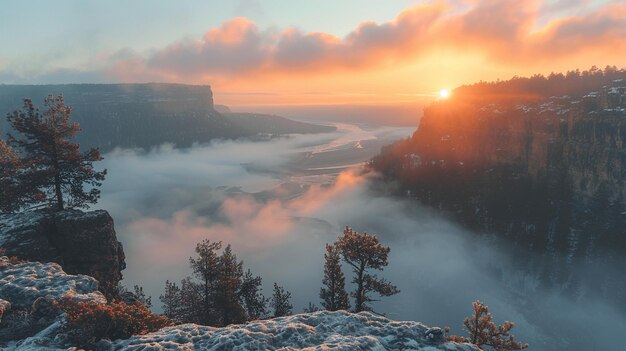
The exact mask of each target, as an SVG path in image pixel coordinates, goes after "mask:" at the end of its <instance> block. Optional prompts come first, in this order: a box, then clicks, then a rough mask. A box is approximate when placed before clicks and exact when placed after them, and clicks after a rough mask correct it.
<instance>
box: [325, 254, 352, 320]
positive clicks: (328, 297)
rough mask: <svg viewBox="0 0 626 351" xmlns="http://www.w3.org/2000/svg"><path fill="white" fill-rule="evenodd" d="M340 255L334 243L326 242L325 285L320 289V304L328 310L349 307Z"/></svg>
mask: <svg viewBox="0 0 626 351" xmlns="http://www.w3.org/2000/svg"><path fill="white" fill-rule="evenodd" d="M340 259H341V256H340V253H339V249H338V248H337V247H336V246H335V245H329V244H326V253H325V254H324V279H323V280H322V284H324V286H325V287H322V288H321V289H320V298H321V299H322V306H323V307H324V308H325V309H326V310H328V311H337V310H347V309H349V308H350V304H349V302H348V293H347V292H346V288H345V280H346V279H345V277H344V275H343V272H342V271H341V262H340Z"/></svg>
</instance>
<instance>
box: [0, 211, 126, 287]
mask: <svg viewBox="0 0 626 351" xmlns="http://www.w3.org/2000/svg"><path fill="white" fill-rule="evenodd" d="M0 247H2V248H3V249H4V250H5V254H6V255H8V256H17V257H18V258H20V259H23V260H28V261H39V262H56V263H58V264H60V265H61V266H62V267H63V269H64V271H65V272H67V273H70V274H84V275H88V276H91V277H94V278H95V279H97V281H98V282H99V283H100V284H99V289H100V291H102V292H103V293H104V294H105V295H106V296H108V297H112V296H115V295H116V294H117V285H118V283H119V281H120V280H121V279H122V273H121V271H122V270H123V269H124V268H125V267H126V264H125V262H124V250H123V248H122V244H121V243H120V242H119V241H117V237H116V234H115V229H114V226H113V219H112V218H111V216H110V215H109V214H108V212H106V211H102V210H99V211H91V212H82V211H78V210H65V211H62V212H46V211H26V212H22V213H15V214H0Z"/></svg>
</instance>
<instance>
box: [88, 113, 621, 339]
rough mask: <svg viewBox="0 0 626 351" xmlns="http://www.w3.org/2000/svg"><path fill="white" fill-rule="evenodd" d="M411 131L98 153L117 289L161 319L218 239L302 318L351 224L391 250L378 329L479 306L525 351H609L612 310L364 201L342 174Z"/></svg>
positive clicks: (498, 253)
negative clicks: (115, 240) (117, 243)
mask: <svg viewBox="0 0 626 351" xmlns="http://www.w3.org/2000/svg"><path fill="white" fill-rule="evenodd" d="M411 132H412V128H375V129H369V130H363V129H361V128H359V127H357V126H354V125H340V129H339V131H338V132H336V133H331V134H320V135H297V136H292V137H289V138H281V139H275V140H272V141H266V142H240V141H238V142H235V141H226V142H216V143H213V144H211V145H204V146H196V147H194V148H191V149H187V150H178V149H173V148H171V147H168V146H162V147H160V148H158V149H156V150H153V151H151V152H148V153H142V152H137V151H133V150H116V151H114V152H112V153H109V154H107V155H105V160H104V162H103V163H104V165H103V166H104V167H106V168H107V169H108V171H109V173H108V177H107V180H106V182H105V183H104V185H103V188H102V200H101V201H100V203H99V207H101V208H104V209H107V210H109V212H110V213H111V215H112V216H113V218H114V219H115V222H116V229H117V233H118V236H119V238H120V240H121V241H122V242H123V244H124V249H125V252H126V263H127V266H128V268H127V269H126V270H125V271H124V277H125V279H124V284H125V285H127V286H132V285H134V284H139V285H142V286H144V288H145V289H146V291H147V292H148V293H149V294H150V295H151V296H152V301H153V304H154V305H155V310H160V302H159V301H158V296H159V294H161V293H162V290H163V285H164V282H165V280H166V279H167V280H171V281H177V282H178V281H180V280H181V279H182V278H184V277H185V276H187V275H190V274H191V271H190V269H189V267H188V258H189V256H191V255H192V254H193V250H194V247H195V244H196V243H197V242H199V241H201V240H203V239H205V238H208V239H211V240H221V241H223V242H224V243H230V244H232V246H233V249H234V251H235V252H236V253H237V255H238V257H239V258H240V259H243V260H244V265H245V267H246V268H250V269H252V271H253V272H254V273H255V274H258V275H261V276H262V277H263V283H264V287H265V293H266V295H270V293H271V289H270V286H271V284H272V283H273V282H278V283H279V284H282V285H284V286H285V287H286V288H287V289H288V290H289V291H291V292H292V294H293V304H294V312H300V311H302V309H303V308H304V307H305V306H306V305H307V304H308V302H309V301H312V302H314V303H316V304H317V305H319V298H318V293H319V289H320V286H321V281H322V260H323V252H324V244H325V243H330V242H333V241H334V240H335V238H336V237H337V235H339V234H340V232H341V231H342V228H343V227H344V226H346V225H349V226H351V227H353V228H354V229H355V230H358V231H366V232H368V233H375V234H377V235H378V236H379V237H380V240H381V241H382V243H383V244H385V245H388V246H390V247H391V254H390V264H389V267H388V268H387V269H386V270H385V271H384V273H383V274H382V275H383V276H384V277H385V278H387V279H389V280H390V281H392V282H394V283H395V284H397V285H398V287H399V288H400V290H401V293H400V294H398V295H396V296H393V297H390V298H385V299H383V301H382V302H379V303H376V304H374V309H375V310H376V311H378V312H382V313H386V314H387V315H388V316H389V317H390V318H393V319H411V320H417V321H421V322H423V323H425V324H429V325H439V326H444V325H449V326H450V327H451V328H452V332H453V333H456V334H463V335H464V334H465V333H464V331H463V330H462V329H461V325H462V320H463V318H464V317H465V316H467V315H468V314H469V313H470V309H471V302H472V301H474V300H476V299H480V300H481V301H483V302H485V303H486V304H487V305H488V306H489V307H490V310H491V312H493V314H494V315H495V317H496V319H497V320H498V321H500V322H501V321H502V320H504V319H507V320H511V321H514V322H516V325H517V326H516V328H515V329H514V332H515V333H514V334H515V335H516V336H517V337H518V339H520V340H522V341H525V342H528V343H530V344H531V347H530V349H531V350H564V349H568V350H616V349H619V348H620V347H619V346H618V345H623V341H621V339H622V336H621V332H623V331H624V330H626V316H624V315H622V314H620V312H617V311H616V310H614V309H612V308H611V306H607V305H606V304H604V303H602V302H601V301H584V303H582V302H581V301H578V302H575V301H571V300H569V299H568V298H563V297H561V296H559V295H558V294H556V293H553V292H550V291H541V290H540V289H539V288H538V287H537V282H536V279H534V278H533V277H529V276H526V275H524V274H521V273H516V272H519V269H518V267H515V266H514V264H513V263H512V261H511V260H509V259H508V256H507V253H506V250H504V249H503V248H502V247H498V246H497V245H496V244H488V243H486V242H485V241H484V240H481V239H478V237H477V235H475V234H473V233H469V232H466V231H465V230H463V229H461V228H460V227H458V226H457V225H455V224H453V223H451V222H449V221H447V220H445V219H444V218H443V217H441V215H439V214H438V213H437V212H435V211H432V210H430V209H426V208H424V207H421V206H420V205H419V204H417V203H415V202H409V201H404V200H400V199H394V198H389V197H385V196H382V195H377V194H374V193H373V192H371V191H370V190H369V186H368V182H369V180H368V179H367V177H363V176H359V175H358V174H359V172H358V166H354V165H355V164H358V163H361V162H364V161H366V160H367V159H368V158H370V157H371V156H373V155H374V154H376V153H377V152H378V150H379V149H380V147H381V146H382V145H384V144H388V143H390V142H391V141H392V140H394V139H399V138H402V137H406V136H408V135H410V133H411ZM346 165H352V166H353V168H352V169H344V166H346ZM497 271H503V272H505V273H504V278H502V275H501V274H497V273H494V272H497ZM345 273H346V275H347V277H351V274H350V272H348V271H347V270H345Z"/></svg>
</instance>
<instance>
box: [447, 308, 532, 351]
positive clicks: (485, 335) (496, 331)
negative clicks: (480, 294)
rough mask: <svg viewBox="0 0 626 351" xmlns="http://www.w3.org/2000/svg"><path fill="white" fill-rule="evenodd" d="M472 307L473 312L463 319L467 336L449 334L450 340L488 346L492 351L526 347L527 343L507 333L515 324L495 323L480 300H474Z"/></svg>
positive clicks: (482, 347) (507, 322)
mask: <svg viewBox="0 0 626 351" xmlns="http://www.w3.org/2000/svg"><path fill="white" fill-rule="evenodd" d="M472 308H473V311H474V314H473V315H472V316H470V317H467V318H465V320H464V321H463V324H464V325H465V329H467V332H468V335H469V338H467V339H466V338H464V337H458V336H451V337H450V340H452V341H456V342H470V343H472V344H474V345H476V346H478V347H479V348H481V349H484V347H485V346H488V347H490V348H491V349H493V350H494V351H510V350H522V349H525V348H527V347H528V344H522V343H521V342H519V341H516V340H515V338H514V336H513V335H511V334H510V333H509V332H510V331H511V329H513V327H514V326H515V324H513V323H512V322H509V321H506V322H504V324H502V325H500V326H498V325H496V324H495V323H494V322H493V320H492V319H493V317H492V315H491V313H489V308H488V307H487V306H485V305H484V304H483V303H482V302H480V301H474V303H472Z"/></svg>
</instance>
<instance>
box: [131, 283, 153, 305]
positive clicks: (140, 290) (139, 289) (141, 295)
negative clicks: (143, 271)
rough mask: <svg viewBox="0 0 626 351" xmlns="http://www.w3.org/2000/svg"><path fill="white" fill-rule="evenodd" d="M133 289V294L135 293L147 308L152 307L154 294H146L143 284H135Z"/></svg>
mask: <svg viewBox="0 0 626 351" xmlns="http://www.w3.org/2000/svg"><path fill="white" fill-rule="evenodd" d="M133 290H134V292H133V295H135V298H136V299H137V301H138V302H140V303H142V304H143V305H144V306H146V307H147V308H151V307H152V296H147V295H146V293H145V292H144V291H143V286H139V285H135V286H134V287H133Z"/></svg>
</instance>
